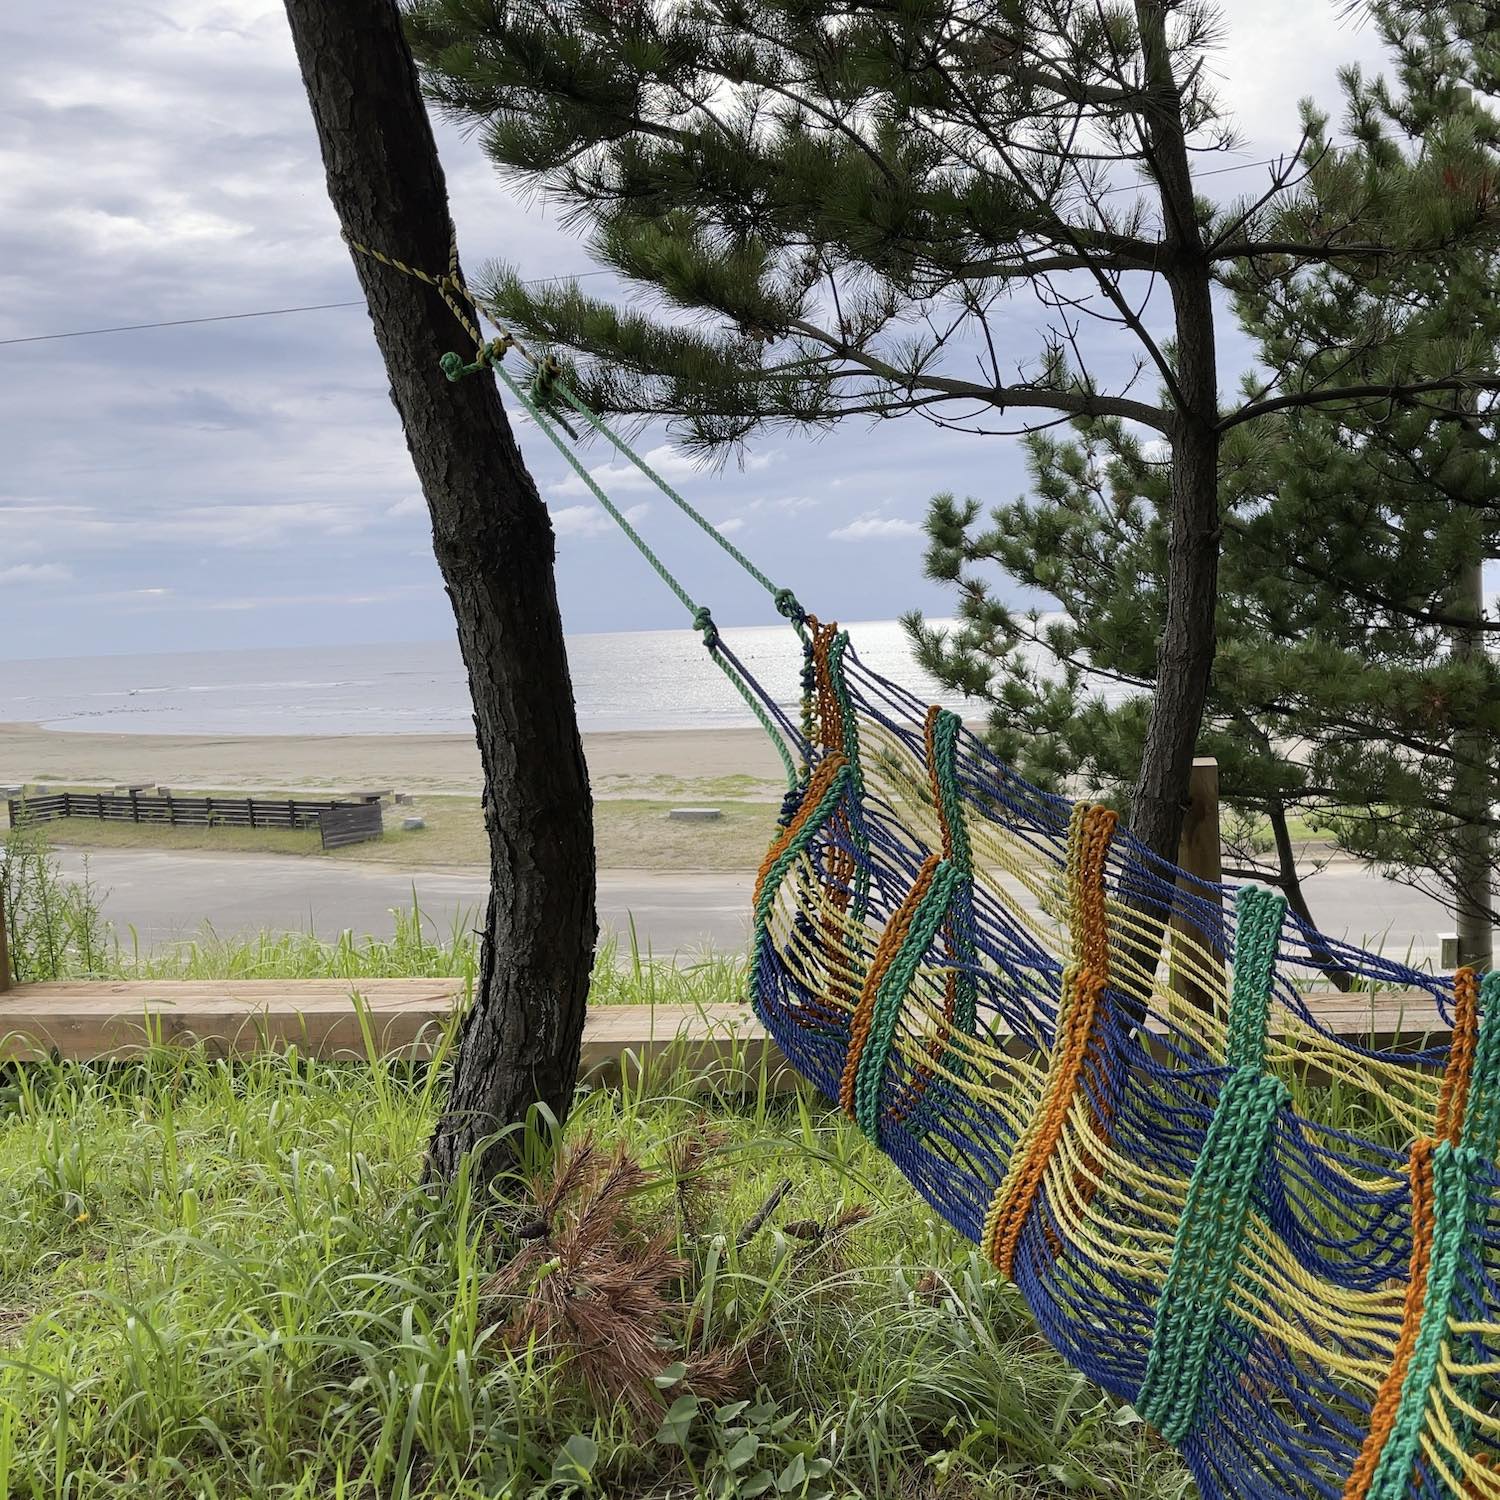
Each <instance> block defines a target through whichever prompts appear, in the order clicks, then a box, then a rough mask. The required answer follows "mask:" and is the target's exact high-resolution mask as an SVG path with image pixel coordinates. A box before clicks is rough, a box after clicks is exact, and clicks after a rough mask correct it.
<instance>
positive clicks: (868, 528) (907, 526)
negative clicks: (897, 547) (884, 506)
mask: <svg viewBox="0 0 1500 1500" xmlns="http://www.w3.org/2000/svg"><path fill="white" fill-rule="evenodd" d="M921 534H922V528H921V527H920V526H919V525H918V524H917V523H916V522H915V521H907V520H905V519H903V518H902V517H901V516H860V517H859V518H858V519H856V520H853V521H850V522H849V524H848V525H847V526H840V527H838V528H836V529H835V530H833V531H830V532H829V533H828V540H829V541H831V542H886V541H894V540H897V539H905V538H907V537H914V536H921Z"/></svg>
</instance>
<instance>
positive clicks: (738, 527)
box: [714, 516, 749, 536]
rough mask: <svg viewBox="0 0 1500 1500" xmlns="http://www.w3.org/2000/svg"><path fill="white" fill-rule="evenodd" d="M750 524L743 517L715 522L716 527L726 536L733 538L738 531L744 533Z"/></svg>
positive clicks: (733, 517)
mask: <svg viewBox="0 0 1500 1500" xmlns="http://www.w3.org/2000/svg"><path fill="white" fill-rule="evenodd" d="M748 524H749V523H748V522H747V521H746V520H745V518H744V517H743V516H730V517H729V519H728V520H727V521H715V522H714V525H715V526H717V527H718V528H719V530H720V531H721V532H723V533H724V535H725V536H733V535H734V534H735V532H737V531H743V530H744V529H745V527H746V525H748Z"/></svg>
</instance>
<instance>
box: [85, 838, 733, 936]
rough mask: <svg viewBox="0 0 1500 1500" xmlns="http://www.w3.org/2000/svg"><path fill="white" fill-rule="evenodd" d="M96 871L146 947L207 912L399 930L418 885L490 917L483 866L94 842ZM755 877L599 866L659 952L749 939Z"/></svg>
mask: <svg viewBox="0 0 1500 1500" xmlns="http://www.w3.org/2000/svg"><path fill="white" fill-rule="evenodd" d="M58 857H59V860H60V862H61V864H62V868H63V873H64V874H65V875H68V876H69V877H71V878H73V879H77V878H78V877H79V876H81V875H82V873H83V851H82V850H80V849H61V850H59V851H58ZM88 864H89V872H90V875H91V877H92V879H93V880H94V882H95V883H96V884H97V885H98V887H99V888H100V890H101V892H102V893H103V898H104V914H105V916H106V917H108V918H109V920H110V921H111V922H113V923H114V924H115V926H116V927H117V928H118V929H119V930H120V931H121V932H122V933H123V932H124V931H125V930H126V929H127V928H130V927H134V928H135V930H136V932H137V933H138V934H139V937H140V940H141V943H142V945H143V946H145V947H152V946H155V945H156V944H158V943H164V942H170V941H172V940H173V939H176V938H184V937H191V936H193V935H194V933H195V932H196V931H197V930H198V928H199V927H200V925H201V924H202V923H204V922H207V923H209V924H210V925H211V926H212V927H213V928H214V930H215V931H216V932H218V933H220V934H221V935H224V936H228V935H230V934H234V933H244V932H258V931H260V930H261V929H263V928H268V929H271V930H272V931H283V932H284V931H288V930H298V929H301V930H308V929H311V930H312V931H314V932H317V933H319V934H320V935H321V936H324V937H334V936H337V934H338V933H339V932H341V931H342V930H343V929H344V928H351V929H353V931H355V932H357V933H367V932H368V933H379V934H382V935H388V934H389V933H390V932H391V931H392V929H393V927H394V925H395V923H394V919H393V917H392V912H393V910H394V909H396V908H398V907H405V908H410V906H411V903H412V895H413V892H415V895H416V899H417V901H418V903H419V904H420V906H421V908H422V910H423V912H424V913H426V915H427V917H428V919H429V920H430V921H431V922H432V923H433V924H434V926H435V927H436V928H437V929H438V930H439V931H446V930H447V929H448V928H450V927H451V925H452V924H453V922H454V921H455V920H456V919H458V918H459V917H465V918H466V919H469V920H473V921H475V922H477V921H478V917H479V914H480V912H481V910H482V907H483V903H484V899H485V889H486V880H485V876H484V874H483V873H482V872H480V871H477V870H474V871H469V870H452V871H438V870H400V869H392V868H391V867H390V866H388V865H375V864H369V865H361V864H352V863H346V862H344V861H342V860H341V861H339V862H338V863H334V862H332V861H323V860H309V859H302V858H294V857H290V856H287V855H276V854H196V853H192V854H184V853H163V852H160V851H157V850H134V849H132V850H121V849H94V850H91V851H89V856H88ZM752 879H753V877H752V876H751V875H750V874H748V873H746V874H743V875H717V874H701V873H692V874H686V875H675V874H670V873H659V872H656V871H632V872H628V873H607V874H602V875H601V876H600V877H599V921H600V925H601V926H603V927H605V928H608V929H609V930H611V931H613V932H615V933H618V934H619V935H620V936H621V938H622V941H628V934H629V927H630V920H631V917H632V916H633V917H634V919H635V926H636V933H637V936H638V941H639V942H640V945H641V947H642V948H643V949H644V948H645V947H646V946H647V945H648V944H649V945H650V947H651V949H652V950H653V951H654V952H656V953H658V954H671V953H687V952H691V951H697V950H701V949H704V948H707V947H714V948H721V949H727V948H733V947H738V946H740V945H741V944H743V942H744V941H745V935H746V933H747V931H748V923H747V921H746V909H747V908H748V906H749V904H750V887H751V883H752Z"/></svg>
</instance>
